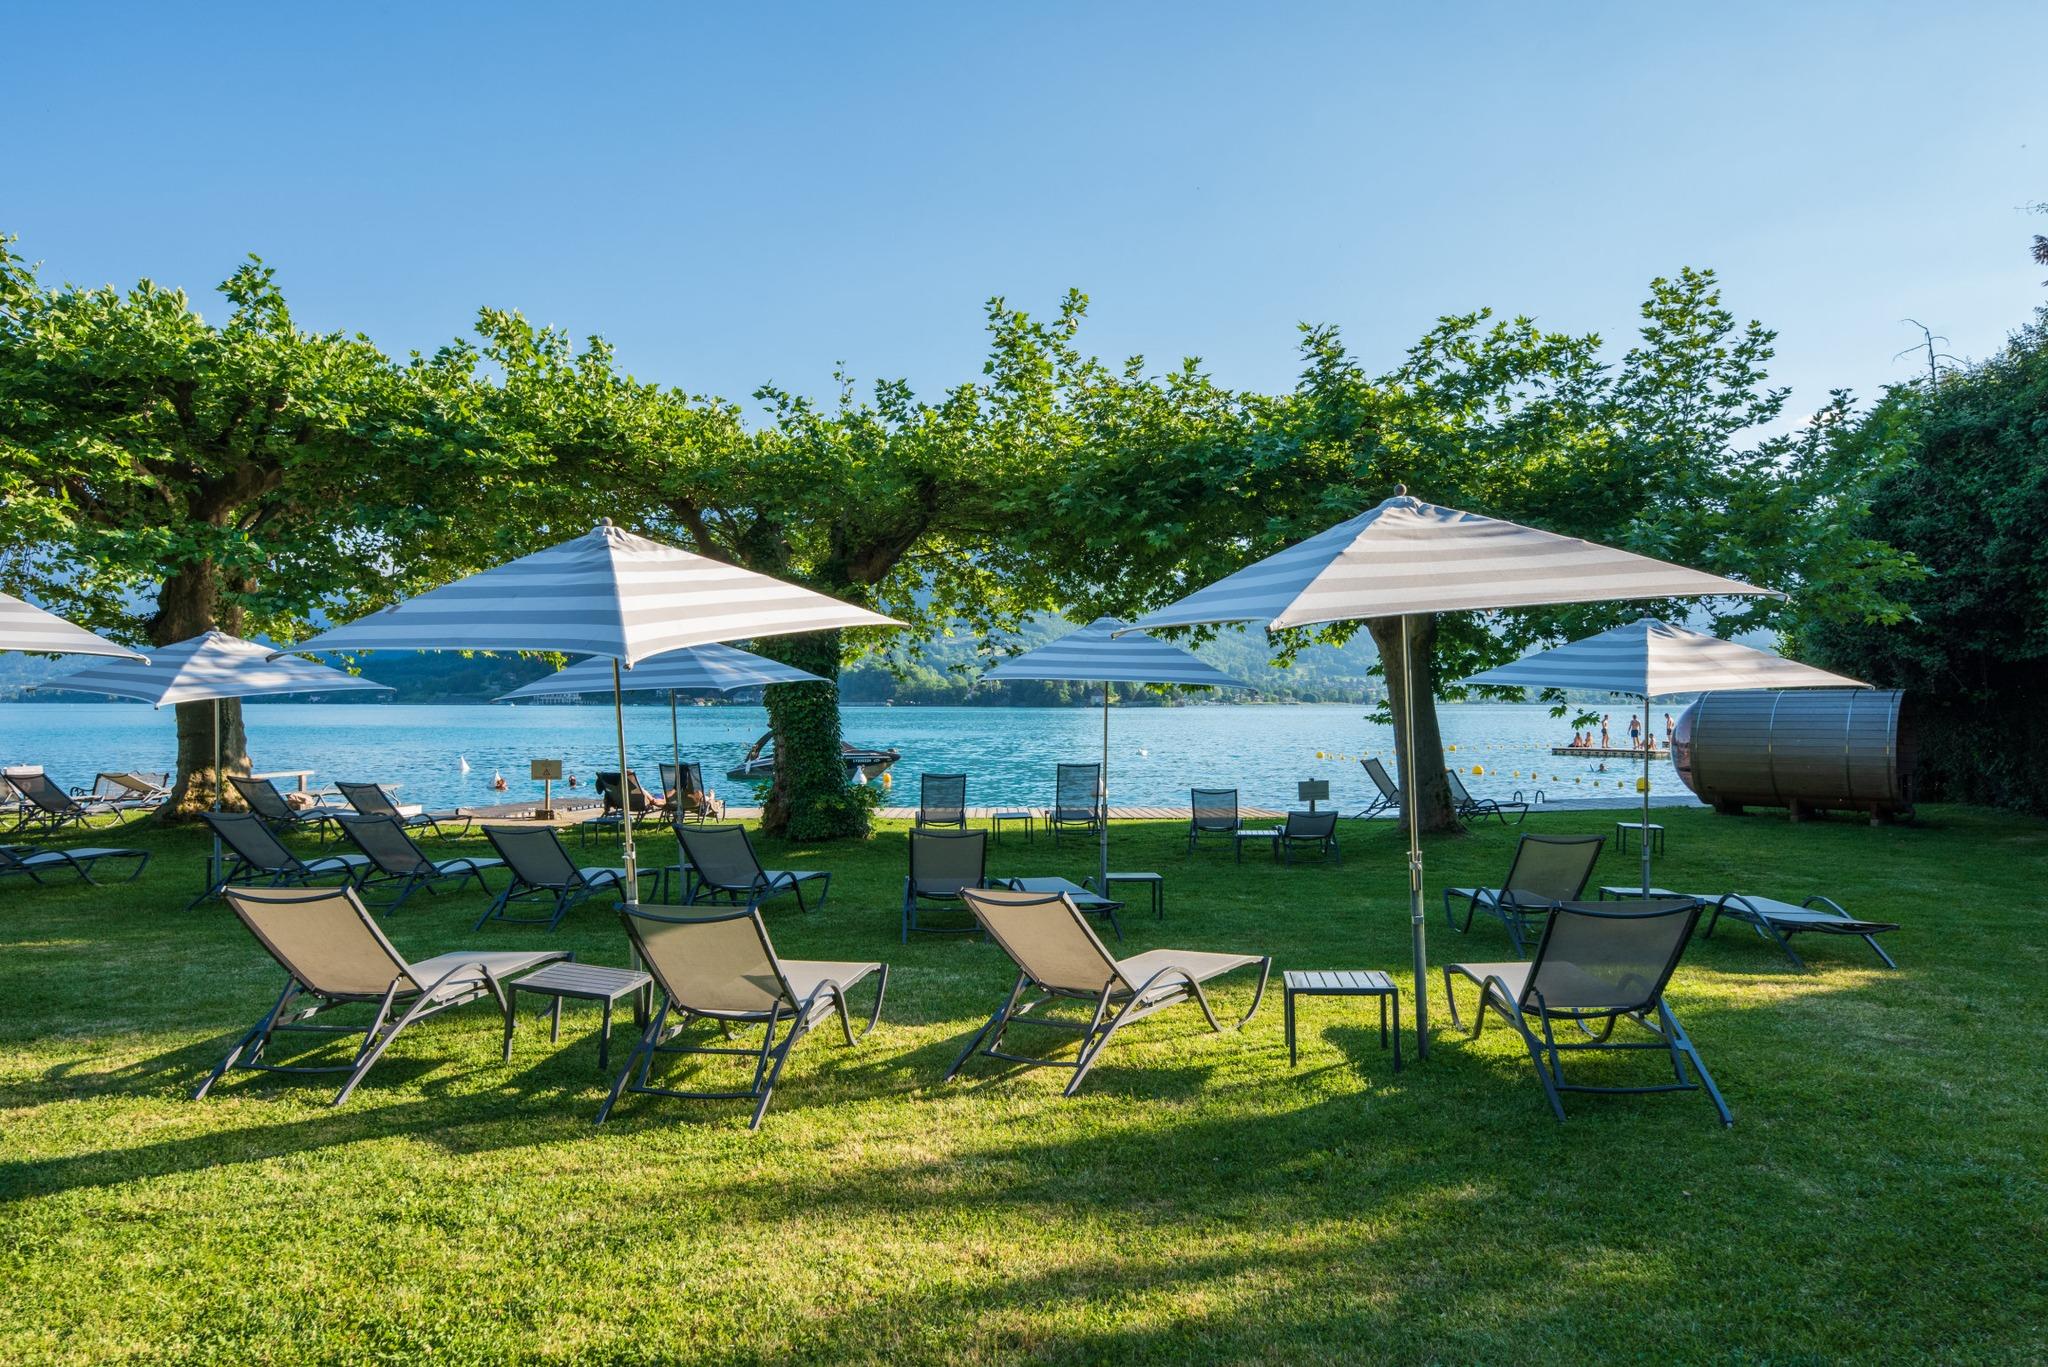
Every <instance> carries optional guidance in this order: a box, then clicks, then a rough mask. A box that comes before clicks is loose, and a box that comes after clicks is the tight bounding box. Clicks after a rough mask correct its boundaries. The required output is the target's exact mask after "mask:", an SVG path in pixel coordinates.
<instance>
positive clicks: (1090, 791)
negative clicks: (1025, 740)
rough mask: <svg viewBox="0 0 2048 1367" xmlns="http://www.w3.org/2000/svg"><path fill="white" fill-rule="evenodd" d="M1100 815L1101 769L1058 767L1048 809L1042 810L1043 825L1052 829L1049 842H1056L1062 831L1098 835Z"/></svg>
mask: <svg viewBox="0 0 2048 1367" xmlns="http://www.w3.org/2000/svg"><path fill="white" fill-rule="evenodd" d="M1104 815H1105V814H1104V812H1103V810H1102V766H1101V765H1099V764H1062V765H1059V766H1058V767H1057V768H1056V769H1055V770H1054V772H1053V799H1052V806H1050V807H1048V808H1046V809H1045V824H1046V825H1047V826H1048V827H1050V828H1051V830H1052V843H1053V844H1054V845H1058V844H1059V843H1060V834H1061V833H1062V832H1070V833H1073V834H1077V835H1097V834H1100V833H1101V830H1102V823H1103V820H1104Z"/></svg>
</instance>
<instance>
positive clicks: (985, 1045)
mask: <svg viewBox="0 0 2048 1367" xmlns="http://www.w3.org/2000/svg"><path fill="white" fill-rule="evenodd" d="M960 895H961V898H962V900H964V901H965V902H966V903H967V905H968V908H969V909H970V910H972V911H973V912H974V916H975V919H976V920H978V921H980V922H981V925H982V929H984V930H986V931H987V932H988V933H989V936H990V937H991V938H992V939H994V940H995V942H996V943H997V944H999V945H1001V946H1002V947H1003V952H1004V953H1006V954H1008V955H1009V956H1010V958H1011V960H1012V961H1013V962H1015V963H1016V965H1017V981H1016V982H1015V983H1014V984H1013V985H1012V986H1011V988H1010V993H1009V996H1007V997H1006V998H1004V1000H1003V1004H1002V1005H1001V1006H1000V1007H998V1008H997V1009H996V1013H995V1014H994V1015H993V1016H990V1017H989V1019H988V1024H986V1025H984V1026H982V1027H981V1029H980V1030H978V1031H976V1032H975V1035H974V1038H973V1039H970V1040H969V1041H967V1047H966V1048H965V1049H962V1050H961V1051H960V1057H958V1058H956V1059H954V1060H953V1066H952V1067H951V1068H948V1069H947V1070H946V1080H947V1081H948V1082H950V1081H952V1080H953V1079H954V1078H955V1077H957V1076H959V1073H960V1070H961V1069H962V1068H964V1067H965V1066H966V1065H967V1061H968V1060H969V1059H971V1058H973V1057H974V1056H975V1055H976V1054H981V1055H984V1056H986V1057H988V1058H996V1059H1002V1060H1004V1061H1006V1062H1010V1063H1021V1064H1024V1065H1026V1066H1027V1067H1033V1068H1071V1069H1073V1070H1074V1076H1073V1078H1072V1079H1071V1080H1070V1081H1069V1082H1068V1083H1067V1088H1066V1095H1068V1096H1072V1095H1073V1094H1074V1093H1075V1092H1076V1091H1078V1090H1080V1087H1081V1082H1082V1079H1084V1078H1086V1077H1087V1076H1088V1070H1089V1069H1091V1068H1093V1067H1094V1066H1095V1061H1096V1060H1097V1059H1098V1058H1100V1057H1101V1056H1102V1049H1103V1046H1104V1045H1106V1044H1108V1043H1109V1041H1110V1037H1111V1036H1112V1035H1114V1034H1115V1033H1116V1032H1117V1031H1118V1030H1120V1029H1122V1028H1123V1027H1124V1026H1126V1025H1129V1024H1130V1023H1131V1022H1132V1021H1135V1020H1142V1019H1143V1018H1145V1017H1146V1016H1149V1015H1152V1014H1153V1013H1154V1012H1157V1011H1164V1010H1165V1009H1166V1008H1167V1007H1169V1006H1178V1005H1180V1003H1182V1002H1185V1001H1193V1002H1194V1003H1195V1004H1196V1005H1197V1006H1200V1007H1201V1008H1202V1014H1203V1015H1204V1016H1206V1017H1207V1018H1208V1021H1209V1028H1210V1029H1211V1030H1216V1031H1221V1030H1222V1029H1223V1026H1222V1025H1221V1024H1220V1023H1219V1022H1218V1021H1217V1019H1216V1013H1215V1011H1213V1010H1212V1009H1210V1006H1209V997H1208V994H1207V993H1206V992H1205V991H1204V990H1203V984H1205V983H1208V982H1210V981H1212V980H1214V979H1216V978H1219V977H1221V976H1223V975H1224V974H1225V973H1229V972H1232V971H1234V970H1236V969H1240V968H1249V967H1251V966H1252V965H1254V964H1256V965H1257V966H1258V970H1259V986H1258V990H1257V992H1256V993H1255V994H1254V995H1253V997H1252V1004H1251V1009H1250V1010H1248V1011H1246V1012H1245V1013H1244V1016H1243V1017H1242V1018H1241V1019H1240V1020H1239V1021H1238V1022H1237V1024H1238V1025H1239V1026H1242V1025H1244V1024H1245V1022H1247V1021H1249V1020H1250V1019H1251V1018H1252V1016H1253V1015H1254V1014H1255V1013H1256V1012H1257V1011H1258V1009H1259V1003H1260V1002H1261V1001H1262V1000H1264V998H1265V995H1266V979H1267V977H1268V975H1270V974H1271V973H1272V971H1273V960H1272V958H1271V956H1269V955H1260V954H1211V953H1204V952H1201V951H1198V950H1190V949H1148V950H1146V951H1145V952H1144V953H1142V954H1135V955H1132V956H1131V957H1130V958H1128V959H1113V958H1111V957H1110V954H1109V950H1108V949H1106V948H1105V947H1104V946H1103V943H1102V941H1101V940H1099V939H1097V938H1096V935H1095V931H1094V930H1093V929H1092V928H1090V926H1089V925H1088V922H1087V920H1086V919H1085V918H1084V917H1083V916H1082V915H1081V913H1080V911H1079V910H1078V909H1076V908H1075V906H1074V904H1073V902H1072V900H1071V899H1069V898H1068V897H1067V895H1066V894H1064V893H1053V894H1050V895H1048V894H1046V893H1038V892H1010V891H1007V890H1000V889H995V890H987V891H982V890H976V889H972V888H970V889H966V890H964V891H963V892H962V893H961V894H960ZM1060 1001H1074V1002H1081V1003H1084V1004H1087V1005H1088V1006H1089V1008H1090V1010H1089V1015H1088V1018H1087V1019H1086V1020H1077V1019H1074V1018H1072V1017H1061V1016H1056V1015H1053V1014H1051V1013H1049V1012H1044V1011H1041V1008H1043V1007H1045V1006H1047V1005H1049V1004H1052V1003H1055V1002H1060ZM1013 1025H1042V1026H1048V1027H1051V1028H1053V1029H1057V1030H1065V1031H1069V1032H1071V1033H1074V1034H1078V1035H1079V1036H1080V1037H1081V1040H1080V1043H1081V1048H1080V1052H1079V1053H1078V1054H1076V1055H1075V1057H1074V1058H1073V1060H1072V1061H1071V1062H1069V1061H1067V1060H1063V1059H1048V1058H1034V1057H1031V1056H1028V1055H1024V1054H1010V1053H1005V1052H1003V1048H1002V1044H1003V1035H1004V1034H1005V1033H1006V1032H1007V1031H1008V1030H1009V1029H1010V1027H1011V1026H1013Z"/></svg>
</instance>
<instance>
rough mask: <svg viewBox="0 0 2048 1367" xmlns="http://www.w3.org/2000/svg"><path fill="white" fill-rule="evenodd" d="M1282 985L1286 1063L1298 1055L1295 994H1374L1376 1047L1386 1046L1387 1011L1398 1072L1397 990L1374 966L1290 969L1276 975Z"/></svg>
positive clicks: (1399, 994) (1399, 1014)
mask: <svg viewBox="0 0 2048 1367" xmlns="http://www.w3.org/2000/svg"><path fill="white" fill-rule="evenodd" d="M1280 981H1281V984H1282V986H1283V988H1284V995H1283V997H1282V1005H1283V1008H1284V1013H1285V1015H1286V1017H1287V1066H1288V1067H1290V1068H1292V1067H1294V1066H1295V1064H1296V1062H1297V1061H1298V1059H1299V1057H1300V1053H1299V1050H1298V1049H1297V1048H1296V1045H1295V1038H1294V999H1295V998H1296V997H1378V998H1379V999H1380V1048H1382V1049H1384V1048H1386V1047H1387V1041H1388V1038H1389V1037H1388V1034H1387V1010H1388V1008H1389V1007H1391V1008H1392V1009H1393V1013H1394V1030H1393V1035H1392V1040H1393V1046H1394V1071H1395V1072H1397V1073H1398V1072H1400V1071H1401V991H1400V989H1399V988H1398V987H1396V986H1395V985H1394V980H1393V979H1392V978H1390V977H1388V976H1387V975H1386V974H1384V973H1382V972H1380V971H1379V970H1378V969H1371V968H1366V969H1353V968H1338V969H1312V970H1303V969H1290V970H1288V971H1287V972H1286V973H1283V974H1281V975H1280Z"/></svg>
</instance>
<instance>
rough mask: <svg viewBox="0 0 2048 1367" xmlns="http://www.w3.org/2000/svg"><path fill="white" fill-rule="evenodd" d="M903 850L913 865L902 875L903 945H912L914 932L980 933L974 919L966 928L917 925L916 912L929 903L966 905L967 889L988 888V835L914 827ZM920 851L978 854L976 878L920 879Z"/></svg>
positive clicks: (967, 831) (938, 933) (935, 933)
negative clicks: (911, 936) (965, 895)
mask: <svg viewBox="0 0 2048 1367" xmlns="http://www.w3.org/2000/svg"><path fill="white" fill-rule="evenodd" d="M904 848H905V850H906V852H907V854H908V857H909V861H910V862H909V867H908V869H907V871H906V872H905V873H904V875H903V929H902V937H903V943H904V944H909V943H910V933H911V932H912V931H920V932H922V933H924V934H926V935H978V934H980V933H981V926H980V924H979V923H978V922H976V921H974V920H973V919H972V918H971V917H970V918H969V920H968V922H967V924H966V925H964V926H925V925H919V924H918V921H917V913H918V911H919V910H920V909H921V908H922V907H923V906H924V904H925V903H926V902H950V903H954V904H956V905H964V901H963V898H962V893H963V892H964V890H965V889H968V888H985V887H987V886H988V832H987V831H969V830H958V831H947V830H937V831H935V830H928V829H926V828H925V827H923V826H913V827H912V828H911V830H910V835H909V838H908V841H907V842H906V844H905V846H904ZM920 848H922V849H929V850H945V851H948V852H951V851H955V850H968V849H972V850H973V851H974V854H975V859H974V876H973V877H972V878H971V879H969V878H964V877H958V878H956V877H953V876H947V877H944V878H939V879H936V880H934V879H931V878H930V876H929V874H927V875H926V877H923V878H920V877H919V872H918V858H917V854H918V850H919V849H920Z"/></svg>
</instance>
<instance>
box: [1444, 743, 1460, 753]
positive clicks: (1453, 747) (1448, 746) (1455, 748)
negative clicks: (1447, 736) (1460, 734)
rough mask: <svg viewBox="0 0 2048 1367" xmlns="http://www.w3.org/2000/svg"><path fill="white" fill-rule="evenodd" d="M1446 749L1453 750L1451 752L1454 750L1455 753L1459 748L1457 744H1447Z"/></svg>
mask: <svg viewBox="0 0 2048 1367" xmlns="http://www.w3.org/2000/svg"><path fill="white" fill-rule="evenodd" d="M1444 749H1446V750H1449V751H1451V752H1452V753H1453V754H1455V753H1456V752H1457V749H1458V747H1457V746H1455V745H1446V746H1445V747H1444Z"/></svg>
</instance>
